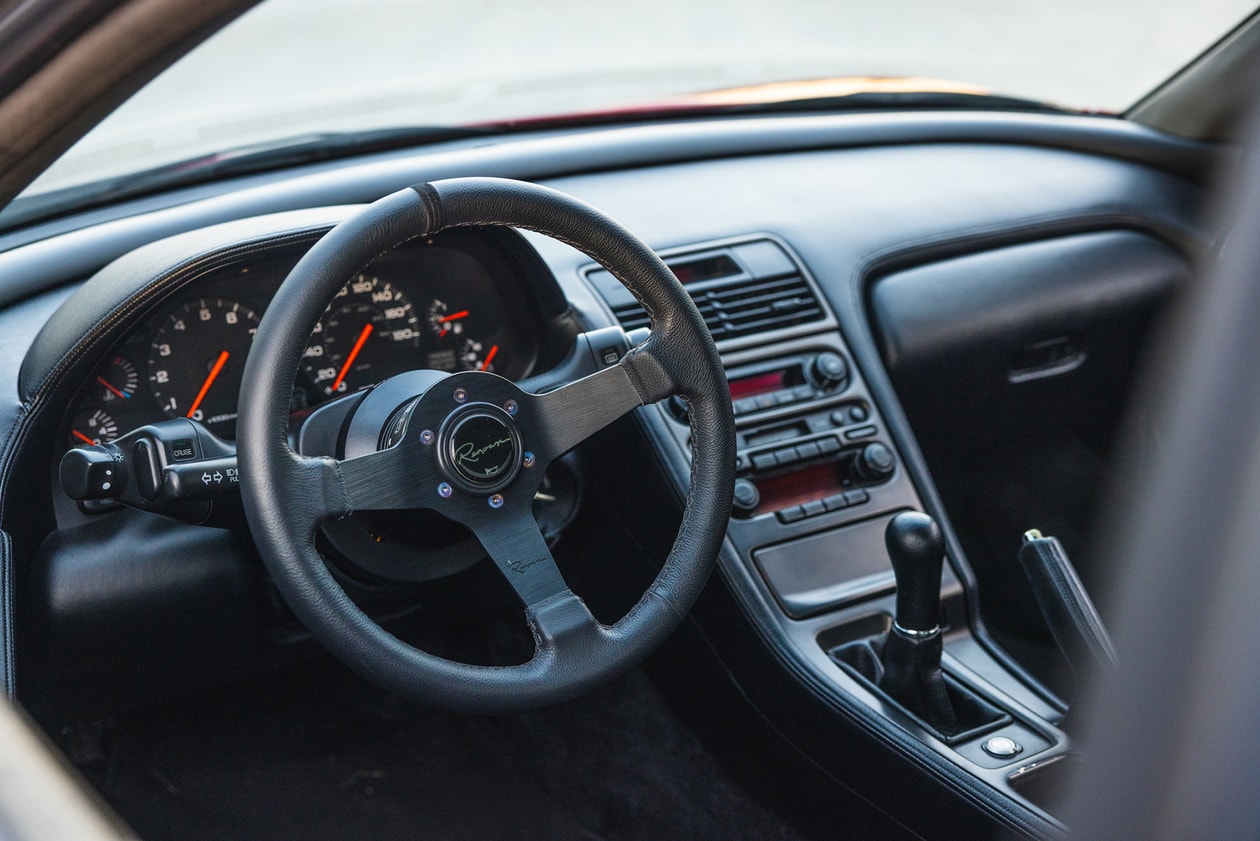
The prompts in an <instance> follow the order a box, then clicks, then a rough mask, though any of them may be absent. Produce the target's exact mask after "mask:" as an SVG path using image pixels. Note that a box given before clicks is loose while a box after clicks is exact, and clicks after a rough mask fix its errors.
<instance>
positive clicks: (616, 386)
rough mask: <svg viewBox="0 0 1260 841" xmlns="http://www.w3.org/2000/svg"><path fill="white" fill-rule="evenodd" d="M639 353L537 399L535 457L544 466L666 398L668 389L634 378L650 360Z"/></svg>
mask: <svg viewBox="0 0 1260 841" xmlns="http://www.w3.org/2000/svg"><path fill="white" fill-rule="evenodd" d="M651 359H652V357H651V356H650V353H648V352H647V351H645V350H642V349H641V350H639V351H637V352H636V353H635V354H632V355H631V356H629V357H627V358H626V359H624V360H622V361H621V362H620V363H618V364H617V365H614V366H612V367H611V368H605V369H604V370H602V371H598V372H596V373H594V374H591V375H590V376H589V377H583V378H582V379H580V380H578V381H576V382H573V383H569V384H568V385H566V386H563V387H561V388H558V389H556V390H555V391H549V392H547V393H546V394H541V395H538V396H537V398H536V401H537V402H536V407H537V414H538V416H539V420H538V423H539V425H540V426H541V430H540V433H541V435H540V439H541V441H542V442H543V443H542V444H540V445H539V450H540V452H539V455H541V456H542V457H543V459H544V463H547V462H550V461H552V460H554V459H556V458H559V457H560V456H562V455H564V454H565V453H567V452H568V451H569V450H571V449H573V448H574V447H576V446H577V445H578V444H580V443H582V442H583V441H585V440H586V439H587V438H590V437H591V436H592V435H594V434H595V433H596V432H599V431H600V430H601V429H603V428H604V427H606V426H608V425H609V424H611V423H612V422H613V421H615V420H617V419H618V418H620V417H622V416H623V415H625V414H626V413H627V412H629V411H631V410H632V409H637V408H638V407H639V406H644V405H647V404H649V403H655V402H656V401H658V400H662V399H664V398H665V397H668V396H669V395H670V394H671V393H672V392H671V391H670V390H668V389H653V388H652V387H651V386H649V385H646V384H645V382H644V380H643V379H642V378H640V377H639V376H637V373H638V372H637V370H636V369H637V367H638V365H640V364H642V362H643V361H645V360H651Z"/></svg>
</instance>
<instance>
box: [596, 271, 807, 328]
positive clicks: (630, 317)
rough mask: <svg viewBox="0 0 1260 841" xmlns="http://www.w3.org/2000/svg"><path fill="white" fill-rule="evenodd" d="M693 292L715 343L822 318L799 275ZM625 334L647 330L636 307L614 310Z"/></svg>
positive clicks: (641, 313)
mask: <svg viewBox="0 0 1260 841" xmlns="http://www.w3.org/2000/svg"><path fill="white" fill-rule="evenodd" d="M706 286H707V288H706V289H704V290H703V291H701V290H696V291H695V292H692V300H693V301H695V302H696V307H697V309H699V310H700V315H701V316H703V318H704V321H705V324H707V325H708V327H709V332H710V333H712V334H713V338H714V340H715V341H721V340H723V339H735V338H738V337H740V336H750V335H753V334H755V333H762V332H765V331H767V330H778V329H781V328H784V327H793V326H795V325H797V324H805V323H807V322H810V321H817V320H819V319H822V318H824V317H825V313H824V312H823V308H822V305H821V304H820V303H819V301H818V298H817V296H815V294H814V291H813V290H812V289H811V288H810V286H809V284H808V283H806V282H805V279H804V278H803V277H801V276H800V275H789V276H788V277H780V278H775V279H774V280H764V279H749V278H744V279H742V280H739V279H736V280H733V281H731V282H728V283H723V284H720V285H716V286H708V285H707V284H706ZM613 315H615V316H616V317H617V321H619V322H620V323H621V326H622V328H623V329H625V330H635V329H637V328H639V327H647V326H649V323H650V322H649V320H648V317H647V313H645V312H644V311H643V308H642V307H640V306H639V305H638V304H637V303H633V304H622V305H621V306H617V307H614V308H613Z"/></svg>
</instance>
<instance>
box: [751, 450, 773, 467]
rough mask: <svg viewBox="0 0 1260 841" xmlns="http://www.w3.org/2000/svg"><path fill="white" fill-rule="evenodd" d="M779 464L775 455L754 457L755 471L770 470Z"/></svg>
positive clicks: (758, 454)
mask: <svg viewBox="0 0 1260 841" xmlns="http://www.w3.org/2000/svg"><path fill="white" fill-rule="evenodd" d="M778 463H779V461H778V459H776V458H775V457H774V453H757V454H756V455H754V456H753V457H752V466H753V470H769V469H770V468H771V467H774V466H775V465H776V464H778Z"/></svg>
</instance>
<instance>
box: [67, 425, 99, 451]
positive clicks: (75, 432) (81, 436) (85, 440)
mask: <svg viewBox="0 0 1260 841" xmlns="http://www.w3.org/2000/svg"><path fill="white" fill-rule="evenodd" d="M70 434H71V435H73V436H74V437H75V438H78V439H79V440H80V441H82V442H83V443H84V444H87V445H88V446H89V447H95V446H96V442H95V441H93V440H92V439H91V438H89V437H87V436H86V435H84V434H83V433H82V432H80V431H79V430H77V429H72V430H70Z"/></svg>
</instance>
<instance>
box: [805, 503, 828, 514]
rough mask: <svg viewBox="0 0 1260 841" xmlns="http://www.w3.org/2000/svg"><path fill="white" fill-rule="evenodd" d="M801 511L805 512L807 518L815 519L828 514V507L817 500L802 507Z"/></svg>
mask: <svg viewBox="0 0 1260 841" xmlns="http://www.w3.org/2000/svg"><path fill="white" fill-rule="evenodd" d="M801 510H802V511H804V512H805V516H806V517H814V516H817V515H819V514H825V513H826V512H827V506H826V505H824V504H823V501H822V500H821V499H815V500H812V501H810V502H807V503H805V504H804V505H802V506H801Z"/></svg>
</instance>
